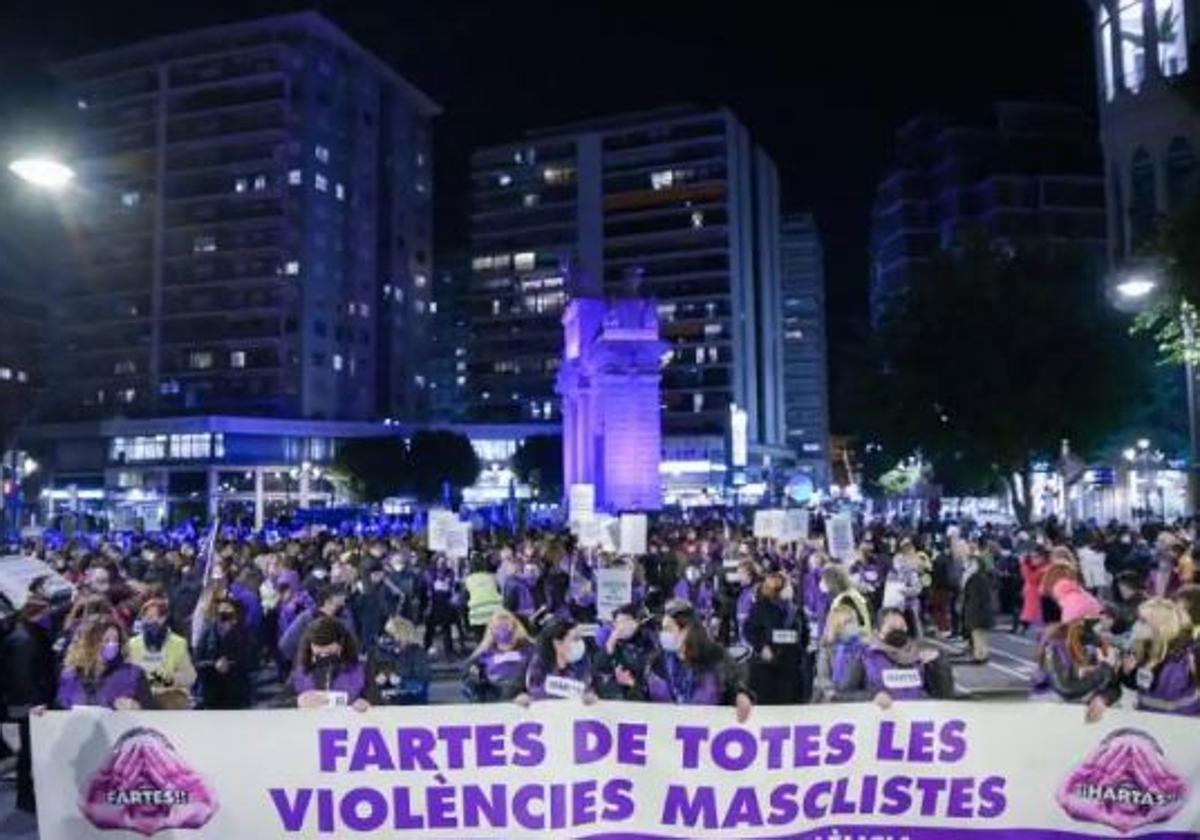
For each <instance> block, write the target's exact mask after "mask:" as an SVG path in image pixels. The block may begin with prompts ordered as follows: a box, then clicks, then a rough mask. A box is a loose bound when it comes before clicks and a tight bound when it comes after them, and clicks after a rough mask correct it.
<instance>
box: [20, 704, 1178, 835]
mask: <svg viewBox="0 0 1200 840" xmlns="http://www.w3.org/2000/svg"><path fill="white" fill-rule="evenodd" d="M1029 709H1030V707H1029V705H1028V704H1026V703H994V704H979V703H938V702H908V703H906V702H904V701H900V702H898V703H896V705H894V706H893V707H892V708H891V709H890V710H889V711H888V712H887V713H881V712H880V711H879V709H878V708H876V707H875V706H874V705H872V704H869V703H854V704H826V705H816V706H792V707H786V706H760V707H758V708H756V709H755V710H754V712H753V714H752V715H751V716H750V719H749V721H748V722H747V723H746V724H744V725H742V724H738V723H736V722H735V720H734V713H733V710H732V709H730V708H727V707H718V706H677V705H674V704H670V703H667V704H652V703H646V704H640V703H638V704H635V703H618V702H604V701H601V702H600V703H597V704H595V705H593V706H588V707H584V706H581V705H580V704H577V703H570V702H566V703H564V702H561V701H549V702H544V703H534V704H533V706H532V707H531V708H529V709H523V708H520V707H518V706H516V705H515V704H512V703H495V704H481V705H471V706H440V707H438V708H437V714H436V719H434V716H433V715H432V714H431V710H430V709H429V708H425V707H419V706H401V707H380V708H375V709H372V710H370V711H368V712H365V713H361V714H360V713H357V712H354V711H353V710H351V709H348V708H345V707H338V708H327V709H313V710H307V711H300V710H295V709H292V710H269V711H267V710H261V711H260V710H255V711H244V712H222V711H197V712H190V711H189V712H107V711H101V710H82V711H76V712H49V713H47V714H45V715H42V716H35V717H34V718H33V719H32V727H33V778H34V781H35V785H36V788H37V806H38V833H39V835H40V837H41V840H108V839H109V838H114V837H123V838H127V837H137V836H142V837H170V838H175V840H181V838H195V840H208V838H226V837H228V838H246V837H294V838H299V840H318V838H330V837H337V838H339V840H343V838H354V837H361V838H364V839H365V838H375V837H413V838H421V840H438V838H445V840H450V838H454V840H526V839H527V838H554V839H555V840H558V838H605V840H629V838H637V837H655V838H664V840H685V839H686V840H706V839H707V838H717V839H718V840H724V839H725V838H728V840H734V838H762V840H772V839H773V838H780V840H782V838H787V839H788V840H831V838H833V837H840V838H862V837H868V838H870V837H890V838H896V840H899V838H909V840H1085V838H1089V837H1097V838H1099V837H1114V838H1115V837H1121V838H1141V840H1151V839H1152V840H1194V838H1196V837H1197V836H1198V834H1200V785H1197V784H1196V782H1197V780H1198V779H1200V748H1198V747H1197V745H1196V732H1195V727H1196V722H1195V719H1193V718H1187V717H1182V716H1174V715H1156V714H1148V713H1142V712H1133V711H1123V710H1117V709H1110V710H1109V711H1108V712H1107V713H1106V714H1105V716H1104V719H1103V720H1102V721H1101V722H1099V723H1094V724H1086V723H1084V720H1083V711H1084V710H1083V708H1082V707H1081V706H1079V705H1074V704H1070V705H1068V704H1049V703H1047V704H1042V705H1039V706H1038V709H1037V714H1036V715H1031V714H1030V713H1029ZM248 750H249V754H248V752H247V751H248ZM250 758H252V759H253V760H248V759H250Z"/></svg>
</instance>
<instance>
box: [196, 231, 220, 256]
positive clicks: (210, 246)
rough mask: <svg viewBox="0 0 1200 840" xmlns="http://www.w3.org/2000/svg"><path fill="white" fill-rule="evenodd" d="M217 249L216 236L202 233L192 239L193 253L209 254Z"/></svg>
mask: <svg viewBox="0 0 1200 840" xmlns="http://www.w3.org/2000/svg"><path fill="white" fill-rule="evenodd" d="M215 250H217V238H216V237H215V236H210V235H208V234H203V235H201V236H197V237H195V238H193V239H192V253H193V254H211V253H212V252H213V251H215Z"/></svg>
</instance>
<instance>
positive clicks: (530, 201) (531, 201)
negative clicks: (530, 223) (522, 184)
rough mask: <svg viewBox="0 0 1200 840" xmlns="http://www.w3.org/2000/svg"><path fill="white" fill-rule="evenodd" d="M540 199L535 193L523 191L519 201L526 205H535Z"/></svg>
mask: <svg viewBox="0 0 1200 840" xmlns="http://www.w3.org/2000/svg"><path fill="white" fill-rule="evenodd" d="M540 200H541V196H539V195H538V194H537V193H525V195H524V196H523V197H522V198H521V202H522V203H523V204H524V205H525V206H526V207H537V205H538V201H540Z"/></svg>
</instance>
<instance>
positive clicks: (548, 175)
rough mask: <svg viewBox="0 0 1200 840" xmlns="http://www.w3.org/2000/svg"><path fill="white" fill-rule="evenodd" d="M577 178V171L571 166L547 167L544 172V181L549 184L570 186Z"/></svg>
mask: <svg viewBox="0 0 1200 840" xmlns="http://www.w3.org/2000/svg"><path fill="white" fill-rule="evenodd" d="M574 178H575V170H574V169H572V168H570V167H569V166H547V167H546V168H545V169H543V170H542V180H543V181H545V182H546V183H547V184H569V183H570V182H571V181H572V180H574Z"/></svg>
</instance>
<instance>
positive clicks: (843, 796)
mask: <svg viewBox="0 0 1200 840" xmlns="http://www.w3.org/2000/svg"><path fill="white" fill-rule="evenodd" d="M849 788H850V780H849V779H845V778H842V779H838V780H837V781H836V782H834V784H833V804H832V805H830V806H829V813H831V814H853V813H856V811H857V809H856V808H855V807H854V803H853V802H852V801H850V796H849V794H850V790H849Z"/></svg>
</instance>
